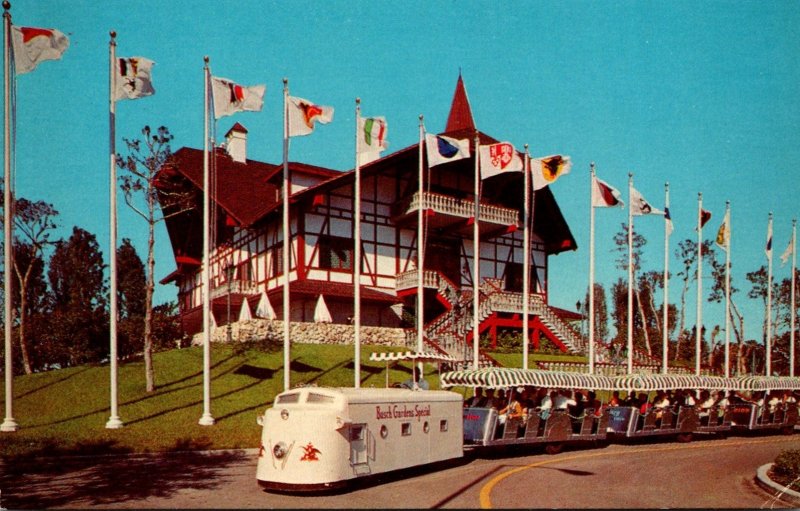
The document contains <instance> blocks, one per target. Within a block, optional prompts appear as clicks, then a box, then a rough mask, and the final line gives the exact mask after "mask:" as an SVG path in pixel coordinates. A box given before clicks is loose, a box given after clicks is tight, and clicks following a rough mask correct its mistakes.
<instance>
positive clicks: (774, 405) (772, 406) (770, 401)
mask: <svg viewBox="0 0 800 511" xmlns="http://www.w3.org/2000/svg"><path fill="white" fill-rule="evenodd" d="M780 402H781V399H780V398H779V397H778V393H777V392H775V391H773V392H770V394H769V396H767V408H768V409H769V413H775V411H776V410H777V409H778V404H780Z"/></svg>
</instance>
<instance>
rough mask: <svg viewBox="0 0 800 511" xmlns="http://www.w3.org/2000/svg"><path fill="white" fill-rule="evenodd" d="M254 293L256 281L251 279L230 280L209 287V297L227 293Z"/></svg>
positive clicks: (212, 297) (256, 292) (256, 288)
mask: <svg viewBox="0 0 800 511" xmlns="http://www.w3.org/2000/svg"><path fill="white" fill-rule="evenodd" d="M229 294H231V295H247V296H251V295H256V294H258V283H256V282H254V281H252V280H231V281H230V282H223V283H222V284H218V285H217V286H215V287H214V288H212V289H211V299H212V300H214V299H215V298H220V297H223V296H227V295H229Z"/></svg>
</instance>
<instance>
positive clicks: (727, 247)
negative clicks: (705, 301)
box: [725, 201, 733, 378]
mask: <svg viewBox="0 0 800 511" xmlns="http://www.w3.org/2000/svg"><path fill="white" fill-rule="evenodd" d="M732 232H733V231H732V229H731V201H725V378H728V377H730V374H731V370H730V363H731V233H732Z"/></svg>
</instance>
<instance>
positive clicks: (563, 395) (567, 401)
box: [553, 389, 577, 410]
mask: <svg viewBox="0 0 800 511" xmlns="http://www.w3.org/2000/svg"><path fill="white" fill-rule="evenodd" d="M576 404H577V402H576V401H575V398H574V397H572V392H571V391H568V390H565V389H562V390H561V391H560V392H558V393H557V394H556V397H555V399H554V400H553V408H555V409H556V410H568V409H569V407H570V406H575V405H576Z"/></svg>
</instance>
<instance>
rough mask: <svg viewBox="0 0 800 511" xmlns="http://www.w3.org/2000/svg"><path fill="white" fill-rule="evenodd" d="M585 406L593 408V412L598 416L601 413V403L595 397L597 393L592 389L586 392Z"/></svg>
mask: <svg viewBox="0 0 800 511" xmlns="http://www.w3.org/2000/svg"><path fill="white" fill-rule="evenodd" d="M586 408H591V409H592V410H594V414H595V415H596V416H598V417H599V416H600V415H602V414H603V403H602V402H600V400H599V399H597V394H596V393H595V391H593V390H590V391H589V392H587V393H586Z"/></svg>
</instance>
